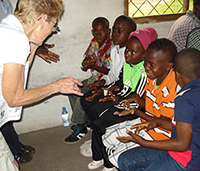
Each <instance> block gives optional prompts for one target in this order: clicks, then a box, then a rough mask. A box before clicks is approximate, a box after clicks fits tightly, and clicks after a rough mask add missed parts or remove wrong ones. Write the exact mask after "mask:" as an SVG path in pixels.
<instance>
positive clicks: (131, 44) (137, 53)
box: [124, 37, 144, 65]
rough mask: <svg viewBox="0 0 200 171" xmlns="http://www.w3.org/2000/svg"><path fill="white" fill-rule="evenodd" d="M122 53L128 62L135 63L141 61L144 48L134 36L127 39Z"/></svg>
mask: <svg viewBox="0 0 200 171" xmlns="http://www.w3.org/2000/svg"><path fill="white" fill-rule="evenodd" d="M124 53H125V60H126V63H128V64H133V65H136V64H138V63H140V62H141V61H143V56H144V48H143V46H142V44H141V43H140V41H139V40H138V39H136V38H134V37H132V38H130V39H129V41H128V44H127V46H126V50H125V52H124Z"/></svg>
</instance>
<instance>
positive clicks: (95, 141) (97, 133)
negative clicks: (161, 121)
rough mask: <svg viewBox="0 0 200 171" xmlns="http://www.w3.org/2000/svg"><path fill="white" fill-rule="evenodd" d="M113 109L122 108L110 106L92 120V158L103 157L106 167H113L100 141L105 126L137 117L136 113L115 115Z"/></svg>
mask: <svg viewBox="0 0 200 171" xmlns="http://www.w3.org/2000/svg"><path fill="white" fill-rule="evenodd" d="M115 111H119V112H121V111H122V110H120V109H117V108H115V107H114V106H112V107H110V108H109V110H108V111H106V112H105V113H104V114H103V115H101V116H100V117H99V118H97V119H96V120H95V121H94V124H93V132H92V153H93V160H101V159H104V166H105V167H108V168H110V167H113V165H112V164H111V163H110V161H109V160H108V154H107V152H106V148H105V146H104V145H103V141H102V135H103V134H105V131H106V128H107V127H109V126H112V125H114V124H116V123H120V122H123V121H126V120H132V119H136V118H138V116H136V115H128V116H116V115H114V114H113V113H114V112H115Z"/></svg>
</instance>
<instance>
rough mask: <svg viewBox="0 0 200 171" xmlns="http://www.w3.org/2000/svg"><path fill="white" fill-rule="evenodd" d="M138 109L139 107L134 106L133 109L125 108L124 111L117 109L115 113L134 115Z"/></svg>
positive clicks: (118, 114)
mask: <svg viewBox="0 0 200 171" xmlns="http://www.w3.org/2000/svg"><path fill="white" fill-rule="evenodd" d="M136 111H137V108H136V107H133V108H131V109H127V110H124V111H122V112H118V111H116V112H114V115H117V116H127V115H134V114H135V112H136Z"/></svg>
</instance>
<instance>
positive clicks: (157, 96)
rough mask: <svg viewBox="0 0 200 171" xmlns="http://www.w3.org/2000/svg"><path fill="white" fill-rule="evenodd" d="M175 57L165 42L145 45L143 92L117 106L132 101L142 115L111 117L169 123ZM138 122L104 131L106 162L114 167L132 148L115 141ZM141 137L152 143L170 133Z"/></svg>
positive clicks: (172, 47)
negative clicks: (107, 159)
mask: <svg viewBox="0 0 200 171" xmlns="http://www.w3.org/2000/svg"><path fill="white" fill-rule="evenodd" d="M176 53H177V50H176V46H175V45H174V43H173V42H171V41H170V40H168V39H157V40H155V41H153V42H152V43H151V44H149V46H148V48H147V50H146V52H145V59H144V67H145V72H146V74H147V77H148V81H147V83H146V85H145V88H144V90H145V94H144V98H141V97H140V96H138V95H134V96H132V97H130V98H129V99H127V100H123V101H122V102H121V103H124V105H129V103H130V102H132V101H135V102H136V103H137V104H138V105H139V106H140V107H141V108H143V107H145V111H146V112H145V113H144V112H142V111H141V110H138V109H137V108H131V109H129V110H128V109H127V110H124V111H123V112H121V113H120V112H115V113H114V114H115V115H118V116H121V117H124V116H126V115H129V114H134V115H137V116H139V117H140V118H142V119H145V120H147V121H148V120H152V119H155V118H163V119H167V120H168V119H169V118H170V119H172V118H173V116H174V98H175V96H176V93H177V91H178V86H177V84H176V81H175V75H174V72H173V71H172V67H173V58H174V57H175V55H176ZM140 118H138V119H134V120H132V121H125V122H122V123H119V124H115V125H113V126H111V127H108V128H107V129H106V133H105V134H104V135H103V137H102V139H103V143H104V145H105V146H106V147H107V150H109V151H111V153H110V154H109V160H110V162H112V163H113V164H114V165H115V166H118V165H117V161H118V157H119V155H120V154H121V153H122V152H123V151H126V150H127V149H130V148H134V147H135V146H136V145H135V144H134V143H128V144H123V143H120V142H119V141H117V140H116V137H117V136H119V135H120V136H121V135H126V133H125V131H126V130H127V129H129V127H130V125H133V124H135V123H139V122H141V121H140ZM143 121H144V120H143ZM143 134H144V135H143V136H145V137H148V139H153V140H163V139H168V138H169V137H170V132H169V131H167V130H163V129H155V130H151V131H149V132H148V134H145V133H143Z"/></svg>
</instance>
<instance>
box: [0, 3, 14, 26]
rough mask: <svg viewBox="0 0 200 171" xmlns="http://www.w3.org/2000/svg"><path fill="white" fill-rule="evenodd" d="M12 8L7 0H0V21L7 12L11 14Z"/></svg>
mask: <svg viewBox="0 0 200 171" xmlns="http://www.w3.org/2000/svg"><path fill="white" fill-rule="evenodd" d="M12 12H13V8H12V5H11V3H10V1H9V0H3V1H2V0H0V22H1V20H2V19H3V18H5V17H6V16H7V15H8V14H12Z"/></svg>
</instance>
